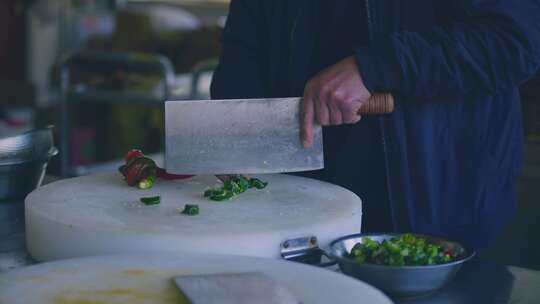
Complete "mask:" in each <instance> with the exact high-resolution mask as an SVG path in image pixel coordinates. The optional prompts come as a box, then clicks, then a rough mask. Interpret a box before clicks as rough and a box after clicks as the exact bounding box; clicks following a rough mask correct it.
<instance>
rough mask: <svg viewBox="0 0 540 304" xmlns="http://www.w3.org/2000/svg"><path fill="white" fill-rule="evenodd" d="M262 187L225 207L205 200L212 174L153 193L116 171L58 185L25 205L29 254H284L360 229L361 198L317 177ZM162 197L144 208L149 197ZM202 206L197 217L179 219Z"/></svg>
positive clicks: (161, 185) (275, 179)
mask: <svg viewBox="0 0 540 304" xmlns="http://www.w3.org/2000/svg"><path fill="white" fill-rule="evenodd" d="M260 178H261V179H263V180H265V181H267V182H268V183H269V184H268V187H267V188H266V189H263V190H256V189H250V190H248V191H247V192H246V193H243V194H242V195H240V196H239V197H237V198H235V199H233V200H231V201H225V202H214V201H211V200H209V199H207V198H204V197H203V195H202V193H203V192H204V190H205V189H207V188H209V187H212V186H216V185H218V182H217V179H216V178H215V177H213V176H198V177H195V178H192V179H189V180H182V181H161V180H160V181H158V182H157V183H156V185H155V186H154V187H153V188H152V189H150V190H145V191H143V190H138V189H136V188H132V187H128V186H127V185H126V184H125V182H124V181H123V180H122V178H121V176H120V174H116V173H109V174H104V175H92V176H85V177H78V178H73V179H68V180H62V181H59V182H55V183H52V184H49V185H46V186H44V187H41V188H39V189H38V190H36V191H34V192H32V193H31V194H30V195H29V196H28V197H27V198H26V201H25V205H26V206H25V208H26V237H27V247H28V251H29V252H30V254H31V255H32V257H34V258H35V259H37V260H39V261H48V260H55V259H62V258H70V257H80V256H89V255H104V254H105V255H106V254H119V253H134V252H135V253H146V252H161V251H172V252H203V253H220V254H239V255H249V256H259V257H279V256H280V251H279V248H280V244H281V243H282V242H283V241H285V240H287V239H290V238H296V237H304V236H311V235H314V236H317V237H318V239H319V242H320V244H322V245H323V246H324V245H327V244H328V243H329V242H330V241H332V240H334V239H336V238H338V237H341V236H344V235H348V234H353V233H358V232H360V224H361V201H360V199H359V198H358V197H357V196H356V195H355V194H353V193H352V192H350V191H348V190H346V189H343V188H341V187H338V186H335V185H331V184H328V183H323V182H320V181H316V180H311V179H306V178H301V177H295V176H288V175H266V176H261V177H260ZM153 195H160V196H161V204H160V205H157V206H144V205H143V204H141V203H140V202H139V198H140V197H142V196H153ZM185 204H198V205H199V207H200V214H199V215H198V216H193V217H190V216H186V215H182V214H180V212H179V211H178V208H180V209H182V208H183V206H184V205H185Z"/></svg>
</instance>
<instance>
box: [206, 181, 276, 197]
mask: <svg viewBox="0 0 540 304" xmlns="http://www.w3.org/2000/svg"><path fill="white" fill-rule="evenodd" d="M267 185H268V183H266V182H263V181H261V180H260V179H257V178H247V177H245V176H242V175H233V176H231V177H230V178H229V179H228V180H226V181H225V182H224V183H223V186H222V187H218V188H213V189H209V190H206V191H205V192H204V197H207V198H210V199H211V200H214V201H224V200H229V199H232V198H233V197H235V196H237V195H240V194H241V193H244V192H246V191H247V190H248V189H250V188H256V189H264V188H265V187H266V186H267Z"/></svg>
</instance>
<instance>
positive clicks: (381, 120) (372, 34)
mask: <svg viewBox="0 0 540 304" xmlns="http://www.w3.org/2000/svg"><path fill="white" fill-rule="evenodd" d="M364 3H365V5H366V13H367V24H368V33H369V40H370V41H373V39H374V37H375V29H374V22H373V14H372V12H371V9H372V7H371V5H370V0H364ZM379 124H380V127H381V142H382V150H383V158H384V170H385V177H386V191H387V199H388V203H389V204H390V216H391V217H392V226H393V228H394V231H396V230H397V225H396V216H395V212H394V205H393V202H392V191H391V187H390V166H389V160H388V147H387V144H386V130H385V125H384V116H383V115H381V116H380V117H379Z"/></svg>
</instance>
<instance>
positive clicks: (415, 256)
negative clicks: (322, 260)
mask: <svg viewBox="0 0 540 304" xmlns="http://www.w3.org/2000/svg"><path fill="white" fill-rule="evenodd" d="M328 253H329V255H330V257H331V258H332V259H335V260H336V262H337V263H338V264H339V267H340V269H341V271H342V272H343V273H345V274H347V275H349V276H352V277H355V278H357V279H360V280H362V281H364V282H366V283H369V284H371V285H373V286H375V287H377V288H379V289H381V290H383V291H384V292H386V293H388V294H389V295H391V296H394V297H417V296H423V295H427V294H430V293H432V292H434V291H436V290H438V289H440V288H442V287H443V286H444V285H446V284H447V283H448V282H449V281H450V280H451V279H452V278H453V277H454V275H455V274H456V273H457V272H458V271H459V269H460V268H461V266H462V265H463V263H465V262H466V261H468V260H470V259H471V258H473V257H474V255H475V252H474V250H473V249H472V248H469V247H467V246H464V245H462V244H460V243H458V242H455V241H450V240H446V239H442V238H438V237H434V236H427V235H419V234H411V233H406V234H355V235H350V236H345V237H342V238H339V239H337V240H335V241H333V242H332V243H331V244H330V250H329V252H328Z"/></svg>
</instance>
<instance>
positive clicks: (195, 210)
mask: <svg viewBox="0 0 540 304" xmlns="http://www.w3.org/2000/svg"><path fill="white" fill-rule="evenodd" d="M182 214H185V215H189V216H194V215H199V206H198V205H189V204H187V205H185V206H184V210H183V211H182Z"/></svg>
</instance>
